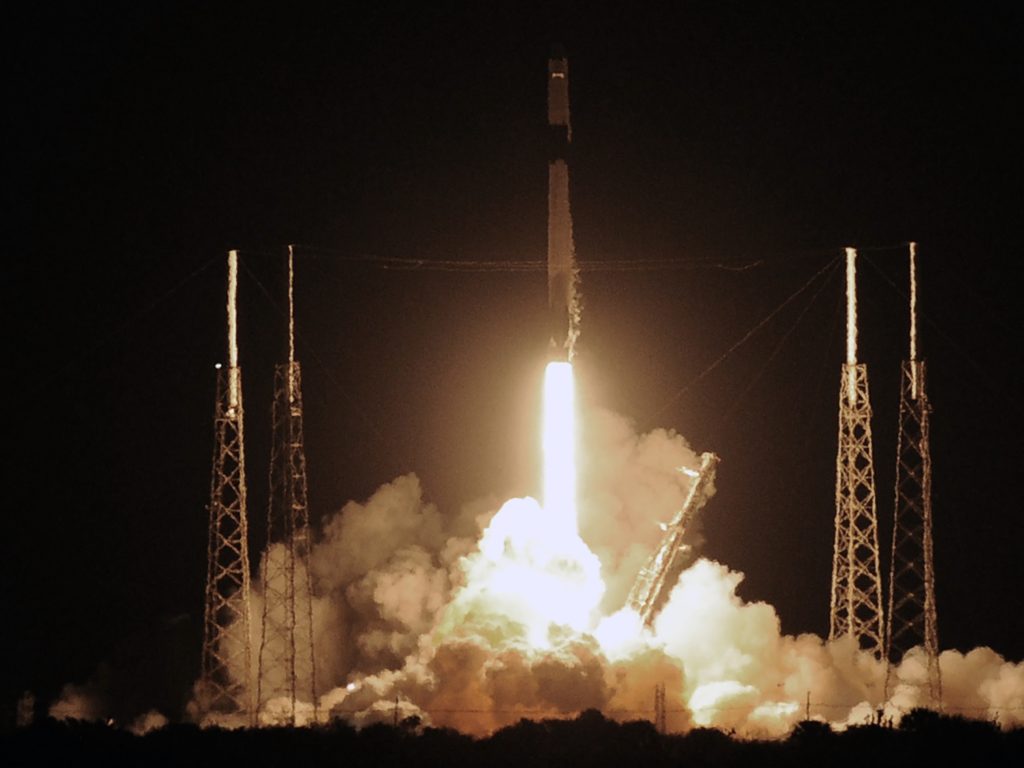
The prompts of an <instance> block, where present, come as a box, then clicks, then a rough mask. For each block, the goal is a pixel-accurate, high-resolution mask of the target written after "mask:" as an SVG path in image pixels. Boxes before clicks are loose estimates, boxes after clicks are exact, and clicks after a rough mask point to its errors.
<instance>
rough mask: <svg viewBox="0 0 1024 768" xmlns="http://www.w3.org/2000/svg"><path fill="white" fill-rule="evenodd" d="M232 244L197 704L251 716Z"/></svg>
mask: <svg viewBox="0 0 1024 768" xmlns="http://www.w3.org/2000/svg"><path fill="white" fill-rule="evenodd" d="M237 295H238V252H237V251H230V252H229V253H228V297H227V315H228V369H227V371H224V369H222V368H220V366H218V374H217V402H216V406H215V411H214V420H213V421H214V431H215V434H216V437H215V440H216V443H215V447H214V454H213V475H212V479H211V483H210V506H209V511H210V531H209V542H208V548H207V570H206V611H205V618H204V623H203V659H202V671H201V674H200V682H199V691H198V693H199V695H198V700H199V706H200V710H201V712H202V714H203V715H209V716H214V717H223V716H232V717H235V718H237V717H239V716H242V717H245V718H247V719H248V722H250V723H251V722H252V718H253V716H254V709H253V706H252V704H253V702H252V685H251V683H252V681H251V676H252V654H251V649H250V590H249V544H248V538H249V531H248V523H247V520H246V507H245V495H246V484H245V439H244V429H243V424H244V420H243V410H242V371H241V369H240V368H239V367H238V335H237V327H238V323H237V320H238V315H237V311H236V299H237Z"/></svg>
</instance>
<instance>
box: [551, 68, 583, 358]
mask: <svg viewBox="0 0 1024 768" xmlns="http://www.w3.org/2000/svg"><path fill="white" fill-rule="evenodd" d="M548 130H549V134H550V144H549V156H548V313H549V318H550V320H549V323H550V333H551V340H550V350H551V356H552V358H553V359H557V360H568V359H569V358H570V357H571V354H572V347H573V343H574V341H575V337H576V317H575V313H576V264H575V255H574V252H573V240H572V214H571V212H570V209H569V165H568V155H569V143H570V141H571V139H572V127H571V124H570V122H569V61H568V59H566V58H565V56H564V54H555V55H553V56H552V58H550V59H548Z"/></svg>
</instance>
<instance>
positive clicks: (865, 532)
mask: <svg viewBox="0 0 1024 768" xmlns="http://www.w3.org/2000/svg"><path fill="white" fill-rule="evenodd" d="M856 259H857V252H856V251H855V250H854V249H853V248H847V249H846V362H845V363H844V364H843V369H842V377H841V380H840V386H839V448H838V451H837V454H836V520H835V547H834V550H833V554H832V602H831V609H830V611H829V614H830V615H829V639H830V640H832V639H835V638H838V637H841V636H843V635H846V634H850V635H853V637H855V638H856V640H857V643H858V644H859V645H860V647H861V648H863V649H865V650H869V651H871V652H872V653H874V654H875V656H877V657H878V658H881V657H882V653H883V650H884V648H883V642H882V637H883V619H882V581H881V578H880V576H879V568H878V513H877V509H876V504H875V469H874V459H873V456H872V447H871V446H872V440H871V402H870V398H869V393H868V371H867V366H865V365H864V364H863V363H858V362H857V287H856V278H857V267H856Z"/></svg>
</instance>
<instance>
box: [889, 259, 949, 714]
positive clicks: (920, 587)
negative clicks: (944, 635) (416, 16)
mask: <svg viewBox="0 0 1024 768" xmlns="http://www.w3.org/2000/svg"><path fill="white" fill-rule="evenodd" d="M930 414H931V403H929V401H928V394H927V392H926V388H925V364H924V361H923V360H918V359H917V246H916V244H915V243H911V244H910V359H909V360H904V361H903V365H902V366H901V381H900V433H899V441H898V443H897V448H896V503H895V507H894V517H893V531H892V560H891V562H890V570H889V603H888V622H887V623H886V627H885V656H886V659H887V660H888V662H889V666H888V673H887V675H886V694H888V693H889V688H890V686H891V685H892V684H893V683H894V682H895V681H894V680H893V677H894V675H893V671H894V670H893V665H894V664H896V663H898V662H899V661H900V659H902V658H903V655H904V654H905V653H906V652H907V651H908V650H910V649H911V648H913V647H915V646H920V647H921V648H922V649H923V650H924V653H925V656H926V659H927V662H926V663H927V674H928V679H927V686H928V694H929V697H930V699H931V703H932V704H933V705H935V706H941V704H942V676H941V673H940V671H939V632H938V624H937V616H936V610H935V571H934V565H933V562H934V561H933V559H932V458H931V449H930V447H929V439H928V429H929V419H930Z"/></svg>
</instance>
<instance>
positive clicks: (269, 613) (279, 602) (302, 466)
mask: <svg viewBox="0 0 1024 768" xmlns="http://www.w3.org/2000/svg"><path fill="white" fill-rule="evenodd" d="M294 299H295V259H294V249H293V248H292V246H289V247H288V362H287V363H285V364H283V365H278V366H277V367H276V368H275V371H274V405H273V409H272V417H273V445H272V448H271V460H270V496H269V499H268V503H267V549H266V552H265V553H264V555H263V563H262V577H263V618H262V624H261V630H260V649H259V670H258V673H257V683H256V685H257V688H256V690H257V695H256V700H257V704H258V705H259V708H260V710H261V711H262V710H263V709H264V705H265V704H267V703H268V702H270V701H271V700H273V699H282V698H283V699H284V700H285V702H286V704H285V712H284V716H285V718H286V720H287V722H289V723H290V724H291V725H295V724H296V705H297V703H298V702H300V701H305V702H309V703H311V704H312V705H313V718H314V720H315V719H316V661H315V658H314V653H313V589H312V581H311V576H310V572H309V552H310V546H311V544H312V540H311V537H310V528H309V505H308V500H307V487H306V453H305V440H304V437H303V415H302V374H301V369H300V367H299V362H298V361H297V360H296V359H295V300H294Z"/></svg>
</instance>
